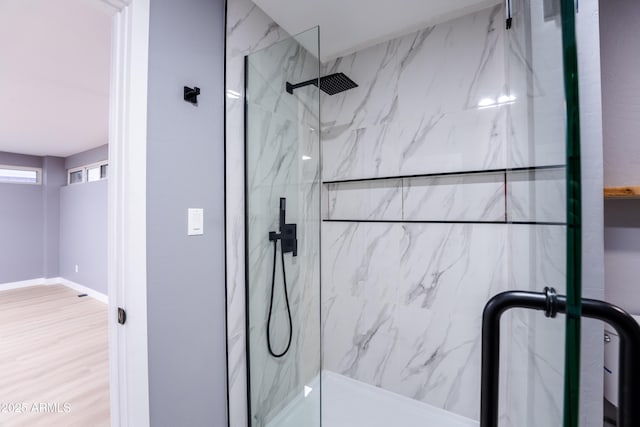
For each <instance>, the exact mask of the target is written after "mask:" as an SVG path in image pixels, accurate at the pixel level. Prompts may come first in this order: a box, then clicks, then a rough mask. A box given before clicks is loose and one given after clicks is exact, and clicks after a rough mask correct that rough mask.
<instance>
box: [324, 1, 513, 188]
mask: <svg viewBox="0 0 640 427" xmlns="http://www.w3.org/2000/svg"><path fill="white" fill-rule="evenodd" d="M503 25H504V23H503V13H502V10H501V8H500V7H499V6H497V7H493V8H491V9H487V10H484V11H482V12H479V13H475V14H472V15H468V16H465V17H462V18H459V19H456V20H454V21H450V22H446V23H443V24H439V25H436V26H434V27H429V28H426V29H424V30H421V31H418V32H415V33H412V34H409V35H407V36H404V37H401V38H397V39H394V40H391V41H389V42H387V43H383V44H381V45H378V46H375V47H373V48H368V49H365V50H362V51H359V52H356V53H354V54H352V55H349V56H346V57H342V58H338V59H336V60H334V61H332V62H330V63H327V64H325V72H326V73H334V72H343V73H345V74H346V75H347V76H349V77H350V78H351V79H353V80H354V81H355V82H356V83H357V84H358V85H359V87H357V88H355V89H351V90H349V91H347V92H344V93H342V94H338V95H334V96H324V97H323V100H322V124H323V135H322V143H323V162H324V164H323V178H324V180H326V181H329V180H341V179H356V178H371V177H384V176H396V175H411V174H424V173H438V172H449V171H465V170H484V169H501V168H504V167H506V160H507V159H506V151H505V135H504V134H505V129H506V105H505V104H504V103H503V104H500V105H493V106H489V107H485V108H479V106H478V104H480V103H481V101H482V100H485V99H489V98H491V99H498V98H500V97H501V96H504V95H505V90H506V87H505V52H504V46H505V43H504V31H503V30H502V27H503Z"/></svg>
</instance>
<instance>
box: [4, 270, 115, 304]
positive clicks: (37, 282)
mask: <svg viewBox="0 0 640 427" xmlns="http://www.w3.org/2000/svg"><path fill="white" fill-rule="evenodd" d="M51 285H63V286H66V287H67V288H69V289H73V290H74V291H77V292H80V293H81V294H87V296H90V297H91V298H94V299H97V300H98V301H100V302H103V303H105V304H108V302H109V297H108V296H107V295H105V294H103V293H102V292H98V291H96V290H94V289H91V288H88V287H86V286H84V285H81V284H79V283H76V282H72V281H71V280H68V279H65V278H64V277H50V278H48V279H45V278H44V277H40V278H38V279H31V280H21V281H19V282H10V283H2V284H0V291H8V290H10V289H20V288H30V287H32V286H51Z"/></svg>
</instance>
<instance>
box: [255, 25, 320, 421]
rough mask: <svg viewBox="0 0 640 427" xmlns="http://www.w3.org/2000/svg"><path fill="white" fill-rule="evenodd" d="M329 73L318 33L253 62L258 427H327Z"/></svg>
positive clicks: (267, 51)
mask: <svg viewBox="0 0 640 427" xmlns="http://www.w3.org/2000/svg"><path fill="white" fill-rule="evenodd" d="M319 67H320V62H319V37H318V28H314V29H312V30H309V31H306V32H304V33H302V34H299V35H297V36H295V37H291V38H288V39H286V40H283V41H280V42H279V43H276V44H275V45H272V46H270V47H268V48H266V49H264V50H261V51H258V52H256V53H253V54H251V55H249V56H247V57H246V60H245V90H246V98H245V99H246V105H245V162H246V163H245V167H246V177H245V179H246V181H245V185H246V189H245V191H246V194H245V203H246V205H245V209H246V283H247V284H246V286H247V292H246V295H247V351H248V365H249V391H248V392H249V416H250V425H251V426H252V427H263V426H271V427H284V426H289V425H291V426H306V427H315V426H320V183H319V179H320V141H319V129H320V126H319V107H320V103H319V89H318V78H319ZM304 82H307V84H305V85H299V87H296V88H295V89H290V86H292V85H294V86H295V85H298V84H300V83H304ZM292 420H293V421H292ZM292 422H293V424H291V423H292Z"/></svg>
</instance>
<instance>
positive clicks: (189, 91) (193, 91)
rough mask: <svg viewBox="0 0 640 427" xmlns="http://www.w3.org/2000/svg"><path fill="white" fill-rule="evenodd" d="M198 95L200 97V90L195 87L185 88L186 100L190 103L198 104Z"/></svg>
mask: <svg viewBox="0 0 640 427" xmlns="http://www.w3.org/2000/svg"><path fill="white" fill-rule="evenodd" d="M198 95H200V88H199V87H197V86H194V87H193V88H190V87H188V86H185V87H184V100H185V101H187V102H190V103H192V104H197V103H198Z"/></svg>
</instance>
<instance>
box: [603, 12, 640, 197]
mask: <svg viewBox="0 0 640 427" xmlns="http://www.w3.org/2000/svg"><path fill="white" fill-rule="evenodd" d="M600 28H601V37H600V47H601V50H602V52H601V59H602V61H601V63H602V125H603V130H604V162H605V168H604V183H605V185H606V186H622V185H640V149H639V148H638V135H640V120H639V119H638V118H639V117H640V78H638V76H639V75H640V54H638V45H639V44H640V2H638V0H601V1H600Z"/></svg>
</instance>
